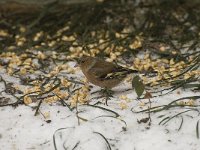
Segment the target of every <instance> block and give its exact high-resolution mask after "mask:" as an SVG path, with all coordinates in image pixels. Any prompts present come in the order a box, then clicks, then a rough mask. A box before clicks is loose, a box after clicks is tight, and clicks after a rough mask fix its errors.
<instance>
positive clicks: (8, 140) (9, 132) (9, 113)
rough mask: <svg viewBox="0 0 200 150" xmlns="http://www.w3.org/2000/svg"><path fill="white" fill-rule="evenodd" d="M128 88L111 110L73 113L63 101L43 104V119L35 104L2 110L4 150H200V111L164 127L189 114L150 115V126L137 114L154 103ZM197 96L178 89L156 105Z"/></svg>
mask: <svg viewBox="0 0 200 150" xmlns="http://www.w3.org/2000/svg"><path fill="white" fill-rule="evenodd" d="M2 86H3V85H1V88H2ZM127 86H130V85H127V84H122V86H120V87H118V88H117V89H115V94H114V97H113V98H111V100H109V101H108V106H106V105H103V104H100V105H97V107H94V106H89V105H80V106H78V107H77V110H76V109H74V110H73V111H71V110H69V108H68V107H64V106H62V105H61V104H60V103H54V104H53V105H49V104H45V103H42V105H41V107H40V112H41V113H40V114H39V115H37V116H34V113H35V110H33V109H32V108H31V107H30V106H25V105H19V106H17V107H16V108H14V107H11V106H6V107H0V120H1V121H0V149H1V150H34V149H35V150H47V149H48V150H53V149H55V147H54V146H56V149H57V150H63V149H67V150H74V149H77V150H104V149H112V150H169V149H170V150H199V148H200V141H199V140H200V139H198V138H197V128H196V126H197V122H198V120H199V119H200V117H199V113H198V112H197V111H188V112H186V113H183V114H182V115H181V116H177V117H174V118H173V119H172V120H170V121H169V122H167V123H166V124H164V125H159V122H160V121H161V120H162V119H164V118H165V117H168V116H169V117H170V116H173V115H176V114H177V113H179V112H183V111H185V110H187V109H186V108H184V107H179V108H176V107H175V108H171V109H169V110H164V111H161V112H157V113H150V117H151V124H150V125H149V121H147V122H146V123H142V122H141V123H139V122H140V121H141V120H142V119H143V120H145V119H144V118H148V117H149V113H135V111H140V110H142V109H146V108H148V107H149V103H148V102H149V101H148V100H147V99H145V100H144V99H143V100H137V99H136V94H135V92H134V91H132V90H130V91H127V92H120V91H123V89H124V88H126V87H127ZM96 89H97V88H96V87H95V88H94V90H96ZM91 92H92V91H91ZM121 95H126V96H127V97H128V101H126V102H125V101H123V100H122V99H120V96H121ZM194 95H199V93H194V92H191V91H187V90H184V89H178V90H176V91H174V92H173V93H170V94H167V95H165V96H160V97H155V98H152V99H151V107H153V106H158V105H165V104H169V103H170V102H171V101H173V100H176V99H178V98H181V97H187V96H194ZM93 101H95V100H93ZM99 101H103V100H102V99H101V100H99ZM187 101H188V100H187ZM91 103H92V101H91ZM121 103H125V105H126V107H127V108H126V109H121ZM194 103H195V104H198V103H199V101H195V100H194ZM102 107H103V108H105V109H102ZM110 110H112V111H114V112H112V111H110ZM77 112H78V114H77ZM41 114H46V115H45V117H44V116H43V115H41ZM118 115H119V116H118ZM77 116H79V117H80V119H78V118H77Z"/></svg>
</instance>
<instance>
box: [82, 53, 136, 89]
mask: <svg viewBox="0 0 200 150" xmlns="http://www.w3.org/2000/svg"><path fill="white" fill-rule="evenodd" d="M78 66H79V67H80V68H81V70H82V72H83V74H84V75H85V76H86V78H87V79H88V81H89V82H91V83H92V84H94V85H97V86H99V87H101V88H106V89H112V88H113V87H115V86H117V85H118V84H119V83H120V82H121V81H123V79H124V78H125V77H126V76H127V75H128V74H130V73H138V71H137V70H131V69H128V68H124V67H122V66H119V65H117V64H114V63H111V62H107V61H104V60H102V59H100V58H96V57H91V56H83V57H81V58H79V59H78Z"/></svg>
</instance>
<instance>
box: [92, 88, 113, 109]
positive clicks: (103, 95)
mask: <svg viewBox="0 0 200 150" xmlns="http://www.w3.org/2000/svg"><path fill="white" fill-rule="evenodd" d="M95 93H100V94H101V95H100V96H97V97H93V98H92V99H100V98H105V105H107V106H108V103H107V101H108V100H109V99H110V97H113V94H114V92H113V91H112V90H110V89H107V88H105V89H101V90H98V91H95V92H92V94H95ZM98 103H99V102H98Z"/></svg>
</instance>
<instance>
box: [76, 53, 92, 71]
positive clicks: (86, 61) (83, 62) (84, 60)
mask: <svg viewBox="0 0 200 150" xmlns="http://www.w3.org/2000/svg"><path fill="white" fill-rule="evenodd" d="M92 60H93V57H91V56H82V57H81V58H79V59H78V60H77V64H76V67H77V66H78V67H80V68H81V69H87V68H86V67H88V66H90V64H91V61H92Z"/></svg>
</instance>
